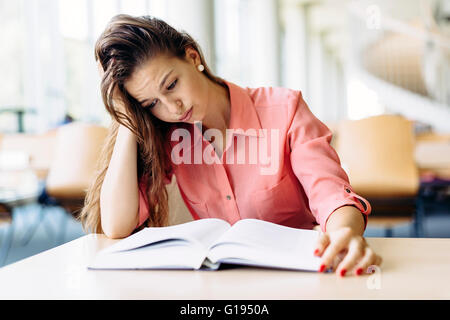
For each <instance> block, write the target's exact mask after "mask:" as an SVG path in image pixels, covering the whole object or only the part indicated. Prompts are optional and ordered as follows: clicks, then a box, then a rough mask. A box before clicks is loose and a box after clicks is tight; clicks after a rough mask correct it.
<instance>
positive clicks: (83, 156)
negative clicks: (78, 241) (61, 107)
mask: <svg viewBox="0 0 450 320" xmlns="http://www.w3.org/2000/svg"><path fill="white" fill-rule="evenodd" d="M107 132H108V129H107V128H105V127H102V126H98V125H92V124H85V123H78V122H74V123H70V124H67V125H64V126H61V127H59V128H58V130H57V135H56V141H55V146H54V154H53V159H52V162H51V164H50V167H49V170H48V175H47V179H46V182H45V190H44V193H43V194H42V195H41V197H40V199H39V200H40V203H41V205H42V210H45V208H46V207H49V206H59V207H62V208H63V209H64V210H65V211H66V212H68V213H70V214H71V215H72V216H76V215H77V214H78V213H79V211H80V210H81V209H82V207H83V205H84V198H85V195H86V190H87V189H88V187H89V185H90V183H91V180H92V179H93V178H94V174H95V169H96V164H97V159H98V157H99V153H100V151H101V148H102V145H103V142H104V140H105V138H106V135H107ZM32 233H33V232H30V234H31V235H32ZM64 235H65V223H63V224H61V228H60V230H59V238H60V239H59V240H58V241H59V242H62V241H63V237H64ZM29 238H30V236H27V237H25V239H24V240H23V242H24V243H26V242H27V241H29Z"/></svg>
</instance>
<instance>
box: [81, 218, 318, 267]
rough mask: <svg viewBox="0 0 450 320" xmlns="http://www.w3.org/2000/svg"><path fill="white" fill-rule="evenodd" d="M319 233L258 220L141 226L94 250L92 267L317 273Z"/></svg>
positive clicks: (212, 220)
mask: <svg viewBox="0 0 450 320" xmlns="http://www.w3.org/2000/svg"><path fill="white" fill-rule="evenodd" d="M318 235H319V233H318V231H314V230H303V229H295V228H290V227H285V226H281V225H277V224H274V223H271V222H266V221H262V220H257V219H244V220H240V221H238V222H236V223H235V224H234V225H233V226H231V225H230V224H229V223H228V222H226V221H224V220H221V219H215V218H210V219H201V220H195V221H191V222H187V223H184V224H179V225H174V226H169V227H162V228H145V229H143V230H141V231H139V232H137V233H135V234H133V235H131V236H129V237H128V238H125V239H123V240H120V241H119V242H117V243H115V244H113V245H111V246H110V247H108V248H106V249H103V250H102V251H100V252H98V254H97V255H96V256H95V259H94V260H93V261H92V263H91V264H90V265H89V266H88V268H90V269H208V270H217V269H218V268H219V267H220V265H221V264H239V265H247V266H257V267H266V268H281V269H293V270H305V271H317V270H318V268H319V263H320V261H319V258H318V257H315V256H314V254H313V251H314V248H315V246H316V242H317V239H318Z"/></svg>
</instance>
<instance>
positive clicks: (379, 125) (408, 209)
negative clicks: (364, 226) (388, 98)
mask: <svg viewBox="0 0 450 320" xmlns="http://www.w3.org/2000/svg"><path fill="white" fill-rule="evenodd" d="M414 145H415V144H414V132H413V126H412V123H411V122H410V121H408V120H407V119H404V118H403V117H401V116H395V115H381V116H374V117H369V118H366V119H362V120H356V121H350V120H347V121H343V122H341V123H340V124H339V126H338V129H337V139H336V151H337V152H338V154H339V157H340V159H341V163H342V167H343V168H344V170H346V172H347V174H348V176H349V179H350V183H351V185H352V187H353V188H354V190H355V192H357V193H358V194H360V195H361V196H363V197H365V198H366V199H367V200H369V202H370V203H371V206H372V214H371V215H370V216H369V219H368V225H369V226H383V227H384V228H385V232H386V236H392V228H393V227H394V226H396V225H399V224H405V223H411V222H412V223H413V226H414V229H413V230H414V232H415V236H421V235H422V217H423V205H422V203H421V201H420V197H419V185H420V178H419V171H418V168H417V165H416V163H415V159H414Z"/></svg>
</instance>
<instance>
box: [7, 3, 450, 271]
mask: <svg viewBox="0 0 450 320" xmlns="http://www.w3.org/2000/svg"><path fill="white" fill-rule="evenodd" d="M118 13H127V14H131V15H152V16H156V17H158V18H161V19H163V20H165V21H166V22H168V23H169V24H171V25H172V26H174V27H176V28H178V29H182V30H185V31H187V32H188V33H190V34H191V35H192V36H193V37H194V38H195V39H196V40H197V41H198V42H199V44H200V46H201V48H202V50H203V53H204V55H205V57H206V60H207V62H208V64H209V66H210V68H211V69H212V70H213V71H214V72H215V74H217V75H218V76H220V77H222V78H225V79H227V80H228V81H231V82H234V83H236V84H238V85H240V86H243V87H260V86H282V87H289V88H293V89H296V90H301V91H302V93H303V97H304V99H305V101H306V102H307V103H308V105H309V107H310V108H311V110H312V111H313V112H314V114H315V115H316V116H317V117H318V118H319V119H320V120H322V121H323V122H324V123H326V124H327V125H328V126H329V127H330V129H331V130H332V131H333V132H334V134H335V135H334V139H333V146H334V147H335V148H336V150H337V151H338V153H339V155H340V157H341V161H342V165H343V167H344V169H345V170H346V171H347V173H348V174H349V178H350V181H351V183H352V185H353V187H354V188H355V190H356V191H357V192H358V193H359V194H361V195H363V196H365V197H367V198H368V199H369V200H371V203H372V204H373V219H369V225H368V228H367V230H366V236H394V237H410V236H414V237H450V201H449V198H450V0H396V1H387V0H378V1H376V0H372V1H363V0H361V1H350V0H328V1H327V0H126V1H125V0H16V1H7V0H0V30H1V33H0V34H1V36H2V46H1V50H0V70H2V79H3V80H2V84H1V86H0V232H1V233H0V246H1V251H0V266H2V265H5V264H9V263H12V262H14V261H17V260H20V259H23V258H26V257H28V256H30V255H33V254H36V253H38V252H40V251H43V250H46V249H49V248H51V247H54V246H57V245H59V244H62V243H64V242H67V241H70V240H72V239H75V238H77V237H80V236H82V235H84V231H83V230H82V228H81V225H80V223H79V222H78V221H77V220H76V219H75V217H76V213H77V212H78V210H79V208H80V206H81V205H82V200H83V196H84V190H85V189H86V188H87V186H88V185H89V183H90V181H91V179H92V176H93V174H94V170H95V165H94V164H95V159H96V157H97V156H98V151H99V150H100V147H101V143H102V141H103V140H102V139H103V138H104V135H105V130H106V129H105V128H106V127H107V126H108V125H109V122H110V119H109V116H108V115H107V114H106V112H105V110H104V107H103V104H102V101H101V97H100V88H99V81H100V79H99V76H98V74H97V68H96V64H95V60H94V44H95V41H96V39H97V38H98V36H99V35H100V34H101V32H102V31H103V29H104V28H105V26H106V24H107V23H108V21H109V20H110V19H111V18H112V17H113V16H114V15H116V14H118ZM178 200H179V198H177V200H176V201H178ZM183 219H184V218H183ZM183 219H181V220H177V221H184V220H183ZM174 221H175V220H174Z"/></svg>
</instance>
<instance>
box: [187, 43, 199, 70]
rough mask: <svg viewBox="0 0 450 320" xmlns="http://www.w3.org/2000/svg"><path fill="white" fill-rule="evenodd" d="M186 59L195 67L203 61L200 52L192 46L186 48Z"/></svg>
mask: <svg viewBox="0 0 450 320" xmlns="http://www.w3.org/2000/svg"><path fill="white" fill-rule="evenodd" d="M186 60H187V61H188V62H189V63H191V64H192V65H193V66H194V67H196V66H197V65H199V64H201V63H202V61H201V59H200V55H199V53H198V52H197V50H195V49H194V48H192V47H188V48H186Z"/></svg>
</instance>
